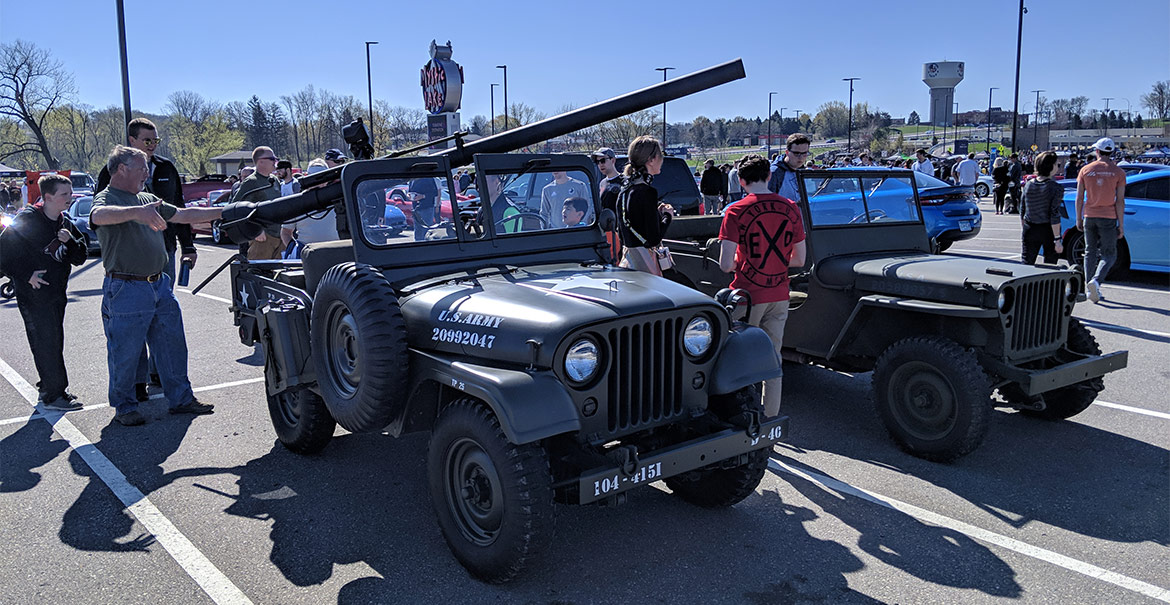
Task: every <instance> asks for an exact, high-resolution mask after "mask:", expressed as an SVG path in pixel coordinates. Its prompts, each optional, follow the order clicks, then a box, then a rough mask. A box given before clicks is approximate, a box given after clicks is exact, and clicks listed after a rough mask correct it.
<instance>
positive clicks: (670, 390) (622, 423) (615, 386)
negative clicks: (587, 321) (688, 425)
mask: <svg viewBox="0 0 1170 605" xmlns="http://www.w3.org/2000/svg"><path fill="white" fill-rule="evenodd" d="M682 327H683V320H682V319H680V318H677V317H672V318H662V319H654V320H651V321H645V322H641V323H634V324H627V325H623V326H617V327H614V328H611V329H610V330H609V332H608V333H607V334H606V340H607V342H608V344H609V351H610V355H612V356H613V357H612V359H613V363H612V364H611V366H610V367H611V369H610V372H609V377H608V380H609V384H608V395H609V396H608V402H609V404H608V405H609V410H608V411H609V415H608V420H609V430H610V431H619V430H624V429H629V428H632V427H637V426H639V425H644V424H650V423H654V422H656V421H659V420H662V419H663V418H668V417H670V416H674V415H676V414H678V413H680V412H682V407H683V402H682V370H683V368H682V362H683V360H682V347H681V344H680V342H679V339H680V338H681V337H682Z"/></svg>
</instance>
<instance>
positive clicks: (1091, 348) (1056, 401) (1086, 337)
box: [1020, 317, 1105, 420]
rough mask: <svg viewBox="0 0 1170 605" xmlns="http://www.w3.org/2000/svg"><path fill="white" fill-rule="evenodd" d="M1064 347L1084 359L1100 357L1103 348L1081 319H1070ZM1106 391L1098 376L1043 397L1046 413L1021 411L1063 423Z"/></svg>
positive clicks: (1103, 380) (1102, 380)
mask: <svg viewBox="0 0 1170 605" xmlns="http://www.w3.org/2000/svg"><path fill="white" fill-rule="evenodd" d="M1065 346H1066V347H1068V349H1069V350H1070V351H1072V352H1074V353H1080V354H1082V355H1100V354H1101V347H1100V345H1098V344H1097V339H1096V338H1093V334H1092V333H1091V332H1089V329H1088V328H1086V327H1085V325H1084V324H1082V323H1081V321H1080V320H1079V319H1076V318H1075V317H1074V318H1070V319H1069V322H1068V339H1067V340H1066V341H1065ZM1104 389H1105V379H1104V378H1102V377H1100V376H1098V377H1096V378H1090V379H1088V380H1083V381H1081V382H1078V383H1076V384H1070V385H1068V386H1066V387H1061V388H1059V389H1054V390H1052V391H1049V392H1047V393H1044V394H1043V395H1041V397H1042V398H1043V399H1044V409H1043V410H1027V409H1025V410H1020V413H1021V414H1024V415H1026V416H1032V417H1034V418H1043V419H1044V420H1064V419H1065V418H1071V417H1073V416H1076V415H1077V414H1080V413H1081V412H1083V411H1085V410H1086V409H1087V408H1088V407H1089V406H1090V405H1092V404H1093V402H1094V401H1096V399H1097V395H1098V394H1099V393H1101V391H1102V390H1104Z"/></svg>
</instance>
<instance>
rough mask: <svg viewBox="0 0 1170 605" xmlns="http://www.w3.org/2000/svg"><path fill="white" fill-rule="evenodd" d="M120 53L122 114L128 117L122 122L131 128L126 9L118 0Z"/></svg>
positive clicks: (128, 132) (128, 134) (127, 134)
mask: <svg viewBox="0 0 1170 605" xmlns="http://www.w3.org/2000/svg"><path fill="white" fill-rule="evenodd" d="M117 9H118V52H119V54H120V57H121V59H122V112H123V113H124V114H125V116H126V120H125V121H124V122H122V123H123V124H126V125H127V126H125V128H129V124H130V119H131V118H130V68H129V67H127V61H126V9H125V7H123V6H122V0H118V3H117ZM126 136H127V137H129V136H130V131H129V130H127V131H126Z"/></svg>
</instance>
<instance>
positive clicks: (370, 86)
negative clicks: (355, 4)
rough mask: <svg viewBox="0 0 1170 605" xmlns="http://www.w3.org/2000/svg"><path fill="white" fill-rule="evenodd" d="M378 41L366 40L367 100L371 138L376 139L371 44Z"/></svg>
mask: <svg viewBox="0 0 1170 605" xmlns="http://www.w3.org/2000/svg"><path fill="white" fill-rule="evenodd" d="M371 44H377V42H366V100H367V101H368V102H369V104H370V126H369V128H370V140H371V141H373V140H374V84H373V79H371V77H370V45H371Z"/></svg>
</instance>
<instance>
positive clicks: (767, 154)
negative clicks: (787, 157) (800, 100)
mask: <svg viewBox="0 0 1170 605" xmlns="http://www.w3.org/2000/svg"><path fill="white" fill-rule="evenodd" d="M778 94H780V93H778V92H770V93H768V142H767V151H765V152H764V153H765V156H764V157H765V158H766V159H767V160H768V161H769V162H771V161H772V95H778ZM780 115H784V108H783V107H781V108H780ZM781 124H782V125H783V122H781Z"/></svg>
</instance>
